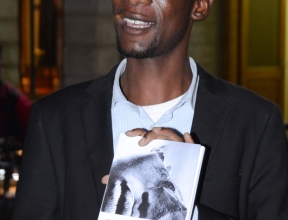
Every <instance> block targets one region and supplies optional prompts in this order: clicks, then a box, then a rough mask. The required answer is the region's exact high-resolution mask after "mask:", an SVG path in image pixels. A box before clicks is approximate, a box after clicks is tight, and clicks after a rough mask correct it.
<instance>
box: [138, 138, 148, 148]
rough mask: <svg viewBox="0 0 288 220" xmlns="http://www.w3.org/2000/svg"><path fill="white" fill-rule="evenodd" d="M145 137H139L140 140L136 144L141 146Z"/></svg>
mask: <svg viewBox="0 0 288 220" xmlns="http://www.w3.org/2000/svg"><path fill="white" fill-rule="evenodd" d="M145 139H146V138H145V137H142V138H141V139H140V141H139V142H138V144H139V145H140V146H141V145H143V144H144V142H145Z"/></svg>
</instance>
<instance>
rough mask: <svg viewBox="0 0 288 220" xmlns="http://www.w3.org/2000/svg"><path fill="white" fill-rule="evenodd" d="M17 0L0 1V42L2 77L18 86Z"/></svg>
mask: <svg viewBox="0 0 288 220" xmlns="http://www.w3.org/2000/svg"><path fill="white" fill-rule="evenodd" d="M18 14H19V12H18V0H1V1H0V44H2V47H3V59H4V61H5V69H4V71H3V75H2V77H3V79H4V80H7V81H9V82H11V83H12V84H14V85H15V86H19V25H18V24H19V23H18V16H19V15H18Z"/></svg>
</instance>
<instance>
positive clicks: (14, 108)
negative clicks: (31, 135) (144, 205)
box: [0, 45, 32, 196]
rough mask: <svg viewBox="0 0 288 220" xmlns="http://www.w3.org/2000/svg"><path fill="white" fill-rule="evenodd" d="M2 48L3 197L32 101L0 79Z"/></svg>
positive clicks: (0, 164) (0, 146)
mask: <svg viewBox="0 0 288 220" xmlns="http://www.w3.org/2000/svg"><path fill="white" fill-rule="evenodd" d="M2 55H3V48H2V45H0V168H3V169H4V170H5V179H4V183H3V188H4V195H5V196H8V195H9V186H10V179H11V177H12V173H13V168H14V167H15V166H18V165H19V163H20V162H19V156H18V155H17V154H16V152H17V151H18V150H19V149H21V148H22V143H23V141H24V137H25V132H26V127H27V123H28V117H29V112H30V109H31V106H32V101H31V100H30V99H29V98H28V97H27V96H25V95H24V94H23V93H21V92H20V91H19V90H18V89H17V88H15V87H13V86H12V85H11V84H9V83H8V82H6V81H4V80H3V79H2V73H3V69H4V66H5V64H4V60H3V56H2Z"/></svg>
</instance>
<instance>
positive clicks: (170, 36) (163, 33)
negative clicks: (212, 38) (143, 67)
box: [112, 0, 194, 58]
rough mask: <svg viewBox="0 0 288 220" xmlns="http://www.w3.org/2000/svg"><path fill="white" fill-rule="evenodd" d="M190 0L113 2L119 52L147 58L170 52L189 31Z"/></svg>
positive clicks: (124, 0)
mask: <svg viewBox="0 0 288 220" xmlns="http://www.w3.org/2000/svg"><path fill="white" fill-rule="evenodd" d="M193 2H194V1H193V0H112V7H113V15H114V24H115V29H116V34H117V44H118V50H119V52H120V53H122V54H123V55H124V56H126V57H134V58H150V57H156V56H160V55H164V54H167V53H169V52H171V51H172V50H173V49H174V48H175V47H176V46H177V45H178V44H179V43H180V42H181V40H183V38H184V36H185V34H186V33H187V31H190V30H189V24H190V22H191V18H190V17H191V10H192V6H193Z"/></svg>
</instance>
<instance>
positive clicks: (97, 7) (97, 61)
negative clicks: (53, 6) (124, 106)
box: [62, 0, 119, 86]
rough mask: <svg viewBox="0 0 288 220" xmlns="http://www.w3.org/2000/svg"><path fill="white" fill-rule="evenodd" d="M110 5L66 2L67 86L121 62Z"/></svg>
mask: <svg viewBox="0 0 288 220" xmlns="http://www.w3.org/2000/svg"><path fill="white" fill-rule="evenodd" d="M110 4H111V3H110V1H109V0H81V1H79V0H65V1H64V13H63V14H64V25H63V27H64V31H63V33H64V41H63V42H64V54H63V56H64V57H63V83H62V85H63V86H67V85H70V84H74V83H77V82H81V81H85V80H89V79H94V78H96V77H98V76H101V75H103V74H105V73H106V72H107V71H109V70H110V68H111V67H112V66H113V65H114V64H116V63H118V61H119V55H118V52H117V50H116V41H115V33H114V28H113V22H112V16H111V7H110Z"/></svg>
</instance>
